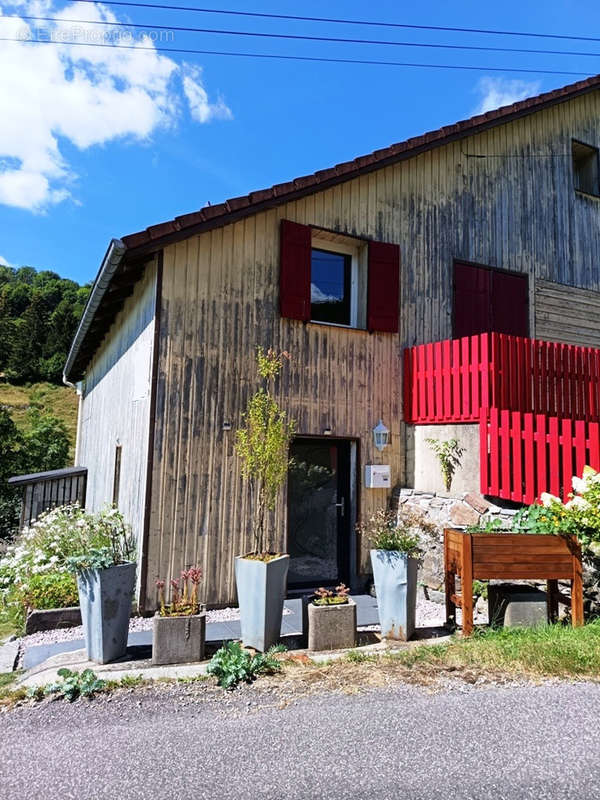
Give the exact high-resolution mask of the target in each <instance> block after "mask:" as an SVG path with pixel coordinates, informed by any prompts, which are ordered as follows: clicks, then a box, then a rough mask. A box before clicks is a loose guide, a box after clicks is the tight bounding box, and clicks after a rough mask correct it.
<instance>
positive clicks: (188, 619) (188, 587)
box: [152, 567, 206, 664]
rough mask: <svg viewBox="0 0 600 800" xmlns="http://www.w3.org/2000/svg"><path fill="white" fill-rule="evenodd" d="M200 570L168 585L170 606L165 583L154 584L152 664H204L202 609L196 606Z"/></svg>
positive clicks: (192, 570)
mask: <svg viewBox="0 0 600 800" xmlns="http://www.w3.org/2000/svg"><path fill="white" fill-rule="evenodd" d="M201 579H202V570H201V569H199V568H198V567H190V569H188V570H183V571H182V573H181V576H180V578H179V580H172V581H171V602H170V603H168V604H167V603H166V602H165V581H163V580H158V581H156V586H157V588H158V592H159V610H158V611H157V612H156V614H155V616H154V621H153V628H152V663H153V664H187V663H190V662H195V661H203V660H204V644H205V639H206V606H204V605H202V604H200V603H199V602H198V584H199V583H200V580H201Z"/></svg>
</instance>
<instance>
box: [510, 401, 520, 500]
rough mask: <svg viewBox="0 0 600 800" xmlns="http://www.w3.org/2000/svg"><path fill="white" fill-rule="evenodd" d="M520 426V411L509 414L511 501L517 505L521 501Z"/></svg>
mask: <svg viewBox="0 0 600 800" xmlns="http://www.w3.org/2000/svg"><path fill="white" fill-rule="evenodd" d="M522 425H523V417H522V414H521V412H520V411H513V412H512V414H511V428H510V438H511V458H510V466H511V467H512V469H511V473H512V475H511V479H512V480H511V492H510V496H511V499H512V500H515V501H516V502H517V503H518V502H520V501H521V500H522V499H523V461H522V457H523V454H522V447H521V445H522V443H523V439H522Z"/></svg>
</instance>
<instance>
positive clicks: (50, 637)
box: [21, 596, 487, 647]
mask: <svg viewBox="0 0 600 800" xmlns="http://www.w3.org/2000/svg"><path fill="white" fill-rule="evenodd" d="M283 613H284V615H286V614H291V613H292V612H291V611H290V610H289V609H287V608H285V609H284V610H283ZM239 618H240V612H239V609H238V608H222V609H218V610H216V611H207V612H206V621H207V622H209V623H210V622H230V621H234V620H238V619H239ZM445 618H446V616H445V610H444V606H442V605H440V604H439V603H434V602H432V601H431V600H426V599H425V598H424V597H422V596H420V597H419V599H418V601H417V617H416V622H417V627H418V628H434V627H437V626H441V625H443V624H444V621H445ZM475 621H476V622H478V621H483V620H479V619H476V620H475ZM486 621H487V620H486ZM360 629H361V630H365V631H366V630H369V631H378V630H379V625H365V626H361V628H360ZM150 630H152V617H132V619H131V621H130V623H129V631H130V633H134V632H136V631H150ZM75 639H83V627H82V626H81V625H78V626H77V627H75V628H59V629H57V630H51V631H40V632H39V633H32V634H30V635H29V636H23V637H22V639H21V643H22V646H23V647H35V646H37V645H42V644H55V643H57V642H70V641H73V640H75Z"/></svg>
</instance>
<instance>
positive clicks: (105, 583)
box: [77, 564, 137, 664]
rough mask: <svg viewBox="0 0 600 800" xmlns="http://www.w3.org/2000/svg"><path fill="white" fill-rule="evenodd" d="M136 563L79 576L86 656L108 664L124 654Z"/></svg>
mask: <svg viewBox="0 0 600 800" xmlns="http://www.w3.org/2000/svg"><path fill="white" fill-rule="evenodd" d="M136 569H137V564H118V565H116V566H114V567H108V568H107V569H85V570H82V571H81V572H79V573H78V575H77V588H78V589H79V605H80V606H81V621H82V622H83V633H84V636H85V648H86V651H87V656H88V658H89V659H91V660H92V661H95V662H96V663H97V664H107V663H108V662H109V661H115V660H116V659H117V658H121V657H122V656H124V655H125V652H126V650H127V636H128V634H129V617H130V616H131V601H132V599H133V592H134V589H135V575H136Z"/></svg>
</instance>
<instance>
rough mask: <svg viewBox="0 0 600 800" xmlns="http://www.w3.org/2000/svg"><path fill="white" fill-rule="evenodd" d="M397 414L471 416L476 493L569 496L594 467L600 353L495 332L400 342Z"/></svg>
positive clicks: (434, 419)
mask: <svg viewBox="0 0 600 800" xmlns="http://www.w3.org/2000/svg"><path fill="white" fill-rule="evenodd" d="M404 419H405V422H407V423H409V424H414V425H431V424H436V423H437V424H444V423H457V422H464V423H469V422H471V423H478V424H479V426H480V491H481V493H482V494H486V495H491V496H494V497H499V498H503V499H506V500H513V501H516V502H523V503H533V502H534V501H535V500H536V499H537V498H539V496H540V494H541V493H542V492H551V493H552V494H555V495H558V496H561V497H562V498H563V499H566V498H567V497H568V494H569V492H570V491H571V478H572V476H573V475H574V474H578V475H580V474H581V472H582V470H583V467H584V465H585V464H590V466H592V467H594V468H595V469H600V425H599V422H600V350H599V349H596V348H592V347H578V346H575V345H566V344H560V343H557V342H546V341H542V340H539V339H526V338H521V337H516V336H507V335H505V334H499V333H484V334H480V335H478V336H470V337H465V338H462V339H452V340H450V339H449V340H446V341H442V342H434V343H432V344H425V345H418V346H416V347H411V348H407V350H406V351H405V356H404Z"/></svg>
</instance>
